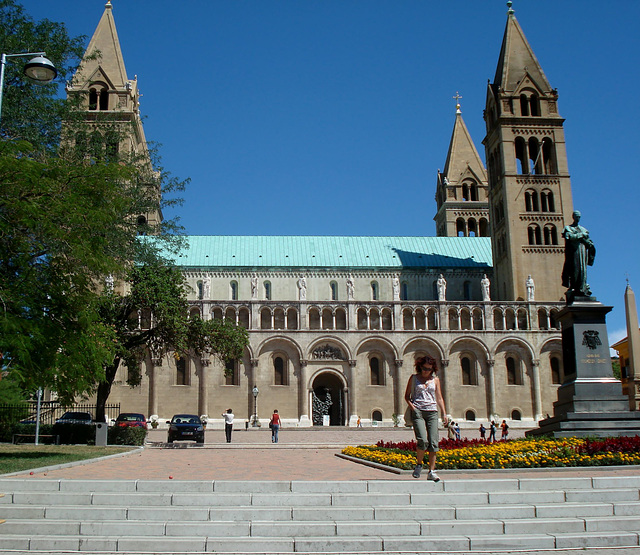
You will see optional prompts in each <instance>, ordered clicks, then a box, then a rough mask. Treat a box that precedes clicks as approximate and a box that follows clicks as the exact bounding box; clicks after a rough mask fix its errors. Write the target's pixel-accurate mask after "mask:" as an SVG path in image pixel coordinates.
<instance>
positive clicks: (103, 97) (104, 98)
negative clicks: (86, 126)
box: [100, 89, 109, 112]
mask: <svg viewBox="0 0 640 555" xmlns="http://www.w3.org/2000/svg"><path fill="white" fill-rule="evenodd" d="M108 109H109V92H108V91H107V89H102V90H101V91H100V110H101V111H103V112H104V111H106V110H108Z"/></svg>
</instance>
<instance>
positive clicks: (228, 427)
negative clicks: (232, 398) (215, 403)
mask: <svg viewBox="0 0 640 555" xmlns="http://www.w3.org/2000/svg"><path fill="white" fill-rule="evenodd" d="M222 418H224V435H225V436H227V443H231V432H232V431H233V411H232V410H231V409H227V412H223V413H222Z"/></svg>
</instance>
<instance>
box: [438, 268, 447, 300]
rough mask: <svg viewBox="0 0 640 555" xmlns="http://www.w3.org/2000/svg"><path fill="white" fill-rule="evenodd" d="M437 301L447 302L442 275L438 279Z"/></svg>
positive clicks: (445, 284)
mask: <svg viewBox="0 0 640 555" xmlns="http://www.w3.org/2000/svg"><path fill="white" fill-rule="evenodd" d="M438 300H439V301H446V300H447V280H446V279H444V276H443V275H442V274H440V277H438Z"/></svg>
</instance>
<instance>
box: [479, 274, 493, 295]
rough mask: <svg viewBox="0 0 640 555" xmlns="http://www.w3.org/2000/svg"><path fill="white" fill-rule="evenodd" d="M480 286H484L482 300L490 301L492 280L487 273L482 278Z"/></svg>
mask: <svg viewBox="0 0 640 555" xmlns="http://www.w3.org/2000/svg"><path fill="white" fill-rule="evenodd" d="M480 287H481V288H482V300H483V301H484V302H489V301H490V300H491V282H490V281H489V278H488V277H487V274H485V275H484V276H483V277H482V279H481V280H480Z"/></svg>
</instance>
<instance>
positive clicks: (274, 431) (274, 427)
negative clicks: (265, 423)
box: [269, 409, 280, 443]
mask: <svg viewBox="0 0 640 555" xmlns="http://www.w3.org/2000/svg"><path fill="white" fill-rule="evenodd" d="M269 427H270V428H271V443H278V430H279V429H280V415H279V414H278V410H277V409H274V411H273V414H272V415H271V420H270V421H269Z"/></svg>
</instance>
